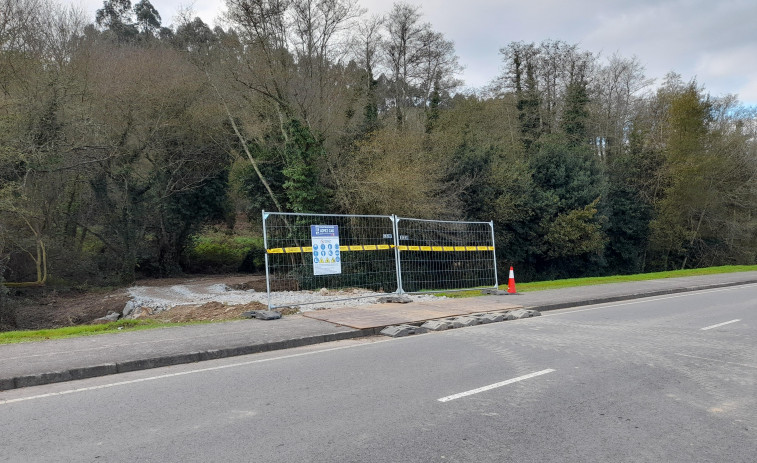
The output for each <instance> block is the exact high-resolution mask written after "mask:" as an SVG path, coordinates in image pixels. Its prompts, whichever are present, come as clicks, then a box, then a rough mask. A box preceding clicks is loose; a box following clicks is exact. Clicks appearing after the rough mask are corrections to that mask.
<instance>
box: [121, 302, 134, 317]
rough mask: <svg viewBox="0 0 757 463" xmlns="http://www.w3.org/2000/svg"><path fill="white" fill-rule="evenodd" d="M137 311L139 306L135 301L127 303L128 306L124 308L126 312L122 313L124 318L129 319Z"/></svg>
mask: <svg viewBox="0 0 757 463" xmlns="http://www.w3.org/2000/svg"><path fill="white" fill-rule="evenodd" d="M136 309H137V304H136V303H135V302H134V300H130V301H128V302H126V305H125V306H124V310H123V311H122V314H123V315H122V316H123V317H124V318H126V317H128V316H129V315H131V314H132V312H134V311H135V310H136Z"/></svg>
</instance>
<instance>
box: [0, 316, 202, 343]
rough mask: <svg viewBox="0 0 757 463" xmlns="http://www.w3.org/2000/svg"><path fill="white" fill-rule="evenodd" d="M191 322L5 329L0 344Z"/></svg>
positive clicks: (144, 328) (144, 321) (152, 321)
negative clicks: (20, 329) (19, 329)
mask: <svg viewBox="0 0 757 463" xmlns="http://www.w3.org/2000/svg"><path fill="white" fill-rule="evenodd" d="M197 323H202V322H191V323H165V322H159V321H156V320H149V319H142V320H118V321H115V322H111V323H103V324H100V325H79V326H67V327H64V328H52V329H46V330H28V331H26V330H23V331H5V332H2V333H0V344H15V343H19V342H32V341H46V340H50V339H63V338H74V337H79V336H91V335H96V334H105V333H119V332H123V331H138V330H146V329H152V328H160V327H164V326H181V325H190V324H197Z"/></svg>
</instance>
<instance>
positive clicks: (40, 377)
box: [0, 328, 377, 391]
mask: <svg viewBox="0 0 757 463" xmlns="http://www.w3.org/2000/svg"><path fill="white" fill-rule="evenodd" d="M376 332H377V331H376V330H375V329H374V328H371V329H366V330H355V331H343V332H338V333H329V334H320V335H316V336H308V337H304V338H295V339H287V340H284V341H274V342H270V343H264V344H250V345H246V346H238V347H230V348H227V349H214V350H207V351H201V352H190V353H182V354H172V355H165V356H161V357H153V358H146V359H139V360H127V361H124V362H118V363H105V364H101V365H92V366H87V367H82V368H71V369H68V370H63V371H55V372H47V373H39V374H34V375H25V376H17V377H13V378H0V391H5V390H11V389H19V388H24V387H31V386H41V385H45V384H53V383H61V382H66V381H75V380H79V379H88V378H96V377H98V376H107V375H114V374H118V373H127V372H130V371H139V370H148V369H152V368H160V367H167V366H172V365H181V364H186V363H196V362H202V361H205V360H217V359H222V358H227V357H236V356H240V355H249V354H258V353H261V352H269V351H275V350H283V349H291V348H294V347H303V346H309V345H313V344H322V343H325V342H332V341H342V340H346V339H355V338H361V337H366V336H373V335H374V334H376Z"/></svg>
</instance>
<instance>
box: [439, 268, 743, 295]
mask: <svg viewBox="0 0 757 463" xmlns="http://www.w3.org/2000/svg"><path fill="white" fill-rule="evenodd" d="M750 271H757V265H727V266H723V267H707V268H694V269H686V270H671V271H668V272H652V273H637V274H634V275H615V276H609V277H588V278H568V279H565V280H552V281H532V282H529V283H518V270H517V269H515V282H516V285H515V286H516V289H517V290H518V292H519V293H527V292H530V291H544V290H547V289H563V288H573V287H576V286H593V285H604V284H608V283H627V282H632V281H645V280H660V279H664V278H679V277H693V276H700V275H717V274H719V273H735V272H750ZM500 281H504V282H505V283H504V284H501V285H499V288H500V289H507V274H505V275H503V276H500ZM480 294H481V292H480V291H461V292H456V293H445V296H447V297H472V296H478V295H480Z"/></svg>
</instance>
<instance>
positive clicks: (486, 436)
mask: <svg viewBox="0 0 757 463" xmlns="http://www.w3.org/2000/svg"><path fill="white" fill-rule="evenodd" d="M756 377H757V285H749V286H740V287H732V288H725V289H717V290H708V291H700V292H693V293H684V294H678V295H672V296H664V297H658V298H650V299H638V300H634V301H629V302H620V303H613V304H606V305H599V306H590V307H581V308H578V309H566V310H560V311H553V312H548V313H545V314H544V315H543V316H541V317H538V318H532V319H526V320H518V321H512V322H505V323H497V324H491V325H482V326H478V327H473V328H462V329H457V330H452V331H447V332H441V333H429V334H425V335H418V336H413V337H409V338H400V339H387V338H373V339H362V340H356V341H340V342H338V343H331V344H321V345H318V346H311V347H307V348H300V349H292V350H289V351H286V352H273V353H267V354H256V355H251V356H246V357H235V358H231V359H224V360H218V361H213V362H204V363H201V364H190V365H180V366H176V367H170V368H163V369H155V370H146V371H140V372H133V373H127V374H123V375H117V376H108V377H101V378H94V379H91V380H84V381H78V382H70V383H64V384H53V385H47V386H39V387H35V388H25V389H18V390H11V391H6V392H0V461H12V462H27V461H34V462H42V461H182V462H184V461H203V462H206V461H254V462H263V461H285V462H291V461H303V462H304V461H319V462H337V461H355V462H365V461H385V462H397V461H470V462H487V461H491V462H504V461H518V462H529V461H534V462H565V461H575V462H595V461H596V462H615V461H628V462H643V461H649V462H661V461H665V462H705V461H707V462H755V461H757V387H756V385H755V378H756Z"/></svg>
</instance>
